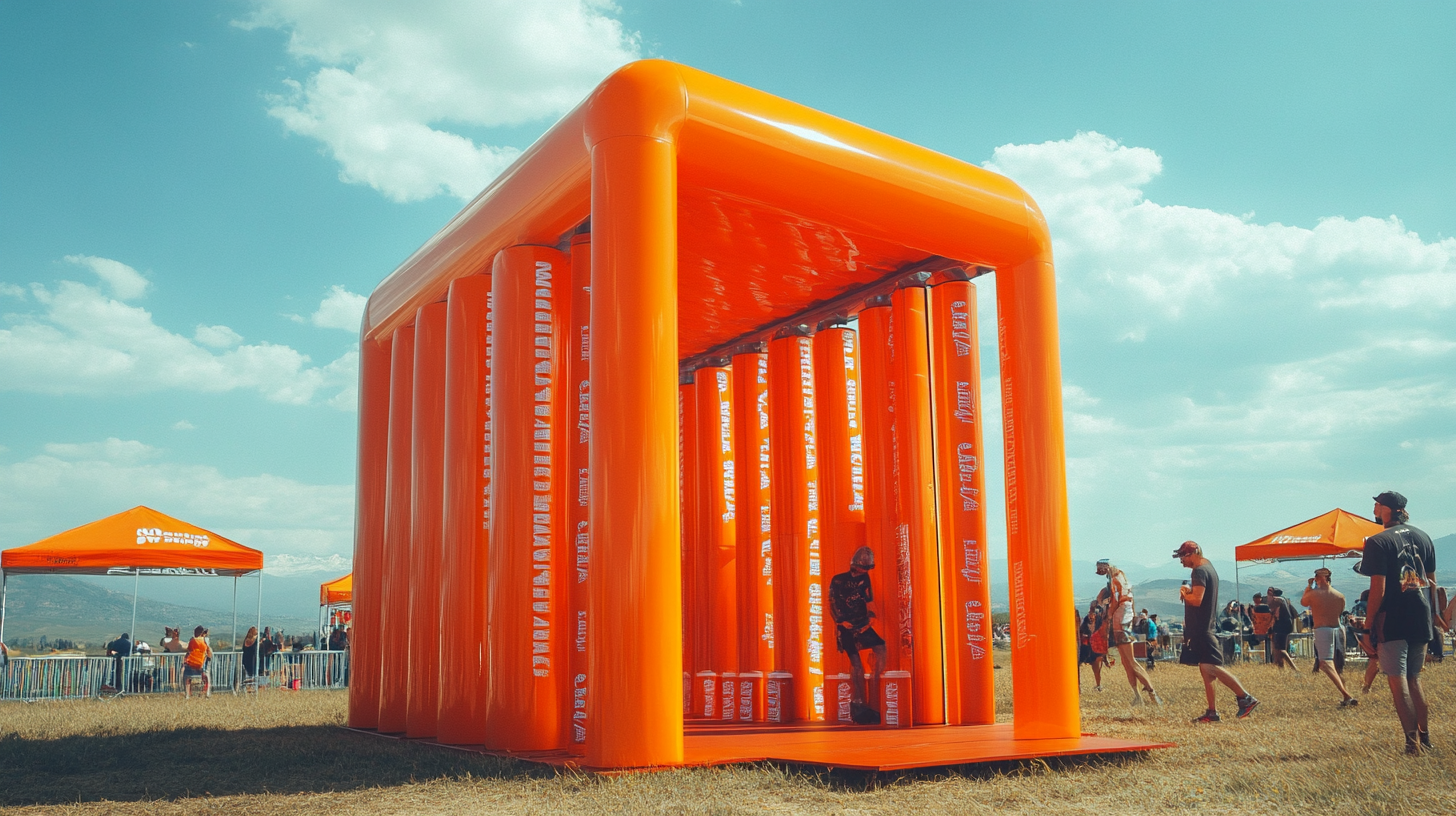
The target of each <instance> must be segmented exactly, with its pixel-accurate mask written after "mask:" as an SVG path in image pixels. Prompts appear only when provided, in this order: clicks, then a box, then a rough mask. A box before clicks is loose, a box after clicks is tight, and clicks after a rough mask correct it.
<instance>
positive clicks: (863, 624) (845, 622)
mask: <svg viewBox="0 0 1456 816" xmlns="http://www.w3.org/2000/svg"><path fill="white" fill-rule="evenodd" d="M874 568H875V551H874V550H871V549H870V548H869V547H860V548H859V549H858V550H855V551H854V557H853V558H851V559H850V560H849V572H841V573H839V574H838V575H836V576H834V577H833V578H832V579H830V581H829V614H830V616H832V617H833V618H834V624H835V634H836V640H837V642H838V644H839V651H841V652H844V653H845V654H846V655H848V656H849V668H850V677H849V687H850V695H851V696H850V700H851V701H852V702H853V703H854V704H855V705H857V706H863V705H864V704H865V685H864V674H865V671H864V664H863V663H862V662H860V658H859V653H860V650H861V649H870V650H872V651H873V652H874V653H875V672H874V681H875V684H876V686H878V685H879V682H880V673H881V672H883V671H884V670H885V639H884V638H882V637H880V633H879V632H876V631H875V629H874V626H872V625H871V621H872V619H873V618H874V617H875V613H874V611H873V610H871V609H870V608H869V604H870V602H871V601H873V600H874V599H875V593H874V590H873V589H872V588H871V587H870V572H869V571H870V570H872V569H874ZM858 721H859V720H858V718H856V722H858ZM876 721H878V718H876Z"/></svg>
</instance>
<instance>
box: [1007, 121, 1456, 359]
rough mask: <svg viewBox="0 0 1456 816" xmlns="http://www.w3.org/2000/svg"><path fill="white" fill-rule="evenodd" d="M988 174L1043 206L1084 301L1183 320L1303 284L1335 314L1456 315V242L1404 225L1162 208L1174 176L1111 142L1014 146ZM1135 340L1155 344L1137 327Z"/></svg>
mask: <svg viewBox="0 0 1456 816" xmlns="http://www.w3.org/2000/svg"><path fill="white" fill-rule="evenodd" d="M986 166H987V167H988V168H990V169H992V170H995V171H997V172H999V173H1003V174H1005V175H1007V176H1010V177H1011V178H1012V179H1015V180H1016V181H1017V182H1019V183H1020V184H1022V186H1024V187H1025V188H1026V189H1027V191H1028V192H1030V193H1031V194H1032V197H1033V198H1035V199H1036V201H1037V203H1038V205H1039V206H1040V207H1041V209H1042V211H1043V213H1045V215H1046V217H1047V221H1048V222H1049V223H1050V224H1051V225H1052V233H1053V241H1054V243H1055V248H1056V252H1057V258H1058V263H1059V266H1060V267H1062V272H1063V277H1064V279H1065V280H1066V282H1067V284H1068V287H1069V288H1070V289H1072V290H1073V292H1071V293H1069V294H1072V297H1073V298H1075V299H1078V300H1083V299H1085V300H1088V301H1099V300H1102V297H1101V293H1102V292H1103V291H1105V292H1106V294H1107V295H1108V296H1109V297H1111V296H1115V297H1118V298H1126V299H1128V300H1129V301H1130V303H1131V304H1134V305H1136V306H1138V307H1146V308H1147V309H1151V310H1153V312H1154V313H1155V314H1161V315H1163V316H1164V317H1169V318H1176V317H1178V316H1180V315H1181V314H1182V313H1183V312H1184V310H1185V309H1187V308H1188V307H1189V306H1190V305H1191V304H1194V303H1198V304H1199V306H1200V307H1203V306H1205V305H1207V304H1209V303H1222V302H1226V301H1228V300H1230V299H1232V298H1233V297H1235V296H1236V295H1237V294H1241V293H1243V292H1247V291H1250V290H1251V288H1252V289H1259V290H1261V291H1267V288H1268V286H1269V285H1270V282H1271V281H1279V280H1297V281H1300V284H1299V285H1300V286H1301V287H1303V288H1304V289H1305V290H1306V291H1307V292H1309V293H1310V295H1311V297H1310V302H1314V301H1316V300H1318V301H1319V302H1320V303H1321V304H1322V305H1325V306H1354V305H1365V304H1383V305H1385V306H1387V307H1409V306H1421V307H1423V308H1435V309H1445V308H1451V307H1453V306H1456V238H1447V239H1443V240H1441V241H1438V242H1435V243H1426V242H1424V241H1422V240H1421V238H1420V236H1419V235H1417V234H1415V233H1413V232H1410V231H1409V230H1407V229H1406V228H1405V226H1404V225H1403V224H1401V222H1400V220H1399V219H1397V218H1395V217H1390V218H1386V219H1379V218H1369V217H1364V218H1357V219H1354V220H1350V219H1346V218H1341V217H1332V218H1325V219H1321V220H1320V221H1319V223H1318V224H1317V225H1316V226H1315V227H1314V228H1313V229H1306V228H1303V227H1291V226H1285V225H1283V224H1277V223H1273V224H1258V223H1253V222H1251V221H1250V220H1248V218H1246V217H1243V216H1236V215H1231V214H1228V213H1219V212H1214V211H1212V210H1207V209H1198V208H1194V207H1181V206H1171V205H1163V204H1157V203H1154V202H1152V201H1148V200H1147V199H1146V198H1144V196H1143V192H1142V188H1143V186H1144V185H1146V184H1147V183H1148V182H1150V181H1151V180H1152V179H1153V178H1155V177H1156V176H1158V175H1159V174H1160V173H1161V172H1162V159H1161V158H1160V157H1159V156H1158V155H1157V153H1155V152H1153V151H1152V150H1149V149H1147V148H1144V147H1127V146H1124V145H1121V144H1118V143H1117V142H1116V141H1114V140H1112V139H1110V138H1108V137H1107V136H1104V135H1102V134H1100V133H1078V134H1077V135H1076V136H1075V137H1073V138H1071V139H1066V140H1063V141H1056V142H1044V143H1042V144H1034V145H1003V146H1001V147H998V148H996V151H995V154H994V156H993V158H992V159H991V161H989V162H986ZM1072 269H1075V271H1076V273H1077V274H1076V275H1075V276H1070V277H1069V276H1068V275H1067V271H1068V270H1072ZM1315 293H1319V295H1320V296H1319V297H1315ZM1117 311H1118V312H1119V313H1122V314H1127V313H1129V312H1131V311H1133V309H1131V308H1129V307H1128V306H1122V307H1120V308H1119V309H1118V310H1117ZM1128 316H1129V317H1130V318H1131V317H1132V316H1131V315H1128ZM1143 319H1145V316H1143ZM1123 333H1124V334H1125V335H1126V336H1127V337H1128V339H1133V340H1140V339H1142V336H1143V335H1140V334H1138V328H1137V327H1136V326H1128V327H1127V328H1126V329H1125V331H1124V332H1123Z"/></svg>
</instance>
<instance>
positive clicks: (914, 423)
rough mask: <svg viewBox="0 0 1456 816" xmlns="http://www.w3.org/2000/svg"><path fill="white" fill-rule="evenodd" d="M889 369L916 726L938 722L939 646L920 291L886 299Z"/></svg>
mask: <svg viewBox="0 0 1456 816" xmlns="http://www.w3.org/2000/svg"><path fill="white" fill-rule="evenodd" d="M891 320H892V324H893V325H892V329H891V331H892V333H893V335H894V336H893V342H892V343H891V346H890V349H891V357H892V359H891V362H892V363H893V365H894V366H895V369H896V377H895V384H896V392H895V394H894V411H895V447H896V449H897V450H898V453H899V465H900V468H899V472H900V509H901V516H900V524H901V536H902V537H903V538H904V540H905V543H906V544H907V545H908V549H909V554H910V587H911V588H910V598H911V610H910V612H911V617H910V624H911V631H912V641H913V656H912V664H913V668H912V669H911V671H912V674H911V687H912V690H913V692H914V697H913V699H914V705H915V708H914V717H915V723H916V724H917V725H928V724H934V723H943V722H945V675H944V671H945V661H944V655H945V644H944V640H943V634H942V632H943V630H942V627H941V621H940V614H941V607H940V546H939V542H940V539H939V535H938V533H937V529H936V515H935V511H936V508H935V452H934V443H933V439H934V436H933V425H932V420H931V404H930V349H929V345H928V342H929V336H928V327H927V322H926V321H927V316H926V309H925V288H924V287H923V286H907V287H903V288H900V289H897V290H895V294H894V295H893V297H892V300H891Z"/></svg>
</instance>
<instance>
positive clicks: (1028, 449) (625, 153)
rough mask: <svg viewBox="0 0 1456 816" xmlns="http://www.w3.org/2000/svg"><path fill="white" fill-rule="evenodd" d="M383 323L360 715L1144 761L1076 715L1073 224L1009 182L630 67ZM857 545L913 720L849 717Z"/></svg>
mask: <svg viewBox="0 0 1456 816" xmlns="http://www.w3.org/2000/svg"><path fill="white" fill-rule="evenodd" d="M993 273H994V274H995V275H996V282H997V286H996V299H997V308H998V314H999V320H998V322H997V325H996V326H995V328H994V331H995V332H996V336H997V338H998V341H999V346H1000V372H1001V388H1000V392H1001V393H1000V397H1001V414H1002V417H1003V423H1004V428H1003V438H1004V440H1005V450H1004V451H1002V452H998V453H996V454H992V453H991V452H988V451H985V450H984V449H983V442H982V428H981V426H980V422H981V416H982V413H981V407H980V401H981V399H982V395H981V379H980V377H981V369H980V361H979V358H978V353H979V348H980V342H979V334H978V332H979V328H978V326H977V323H976V314H977V313H976V286H975V284H974V282H973V281H974V279H975V278H977V277H979V276H982V275H987V274H993ZM361 343H362V348H361V374H360V391H359V393H360V434H359V484H358V490H359V502H358V519H357V534H356V535H357V537H356V543H355V570H356V573H357V584H356V585H355V587H354V607H355V610H354V611H355V633H354V638H355V639H354V647H353V648H354V653H353V654H354V661H355V663H354V668H353V672H354V677H355V678H356V679H355V681H354V684H353V686H352V687H351V689H350V705H349V722H350V725H351V726H353V727H356V728H361V729H376V730H378V731H380V732H386V733H404V734H406V735H409V736H420V737H433V738H435V739H437V740H438V741H440V742H447V743H451V744H464V745H478V746H481V748H482V750H487V751H494V752H501V753H509V754H512V755H520V756H526V757H533V758H537V759H541V760H543V761H550V762H562V763H573V764H575V765H578V766H580V767H587V768H597V769H622V768H642V767H660V766H672V765H681V764H685V763H705V764H710V763H718V762H733V761H743V760H754V759H765V758H779V759H786V760H792V761H802V762H818V763H823V764H828V765H835V766H841V767H866V768H870V767H875V768H895V767H913V766H917V765H944V764H956V763H963V762H974V761H981V760H990V759H1005V758H1012V757H1026V756H1049V755H1056V754H1076V753H1089V752H1095V751H1126V750H1141V749H1144V748H1148V747H1153V746H1150V745H1146V744H1136V743H1128V742H1119V741H1114V740H1105V739H1098V738H1096V737H1092V736H1088V735H1083V734H1082V733H1081V727H1080V726H1081V723H1080V719H1079V713H1078V692H1077V674H1076V664H1075V661H1076V644H1075V640H1074V631H1073V628H1072V627H1070V626H1069V625H1068V621H1069V619H1070V618H1071V616H1072V612H1073V610H1072V581H1071V575H1070V549H1069V541H1068V524H1067V498H1066V485H1065V482H1066V475H1065V474H1066V466H1065V453H1064V449H1063V436H1062V402H1061V399H1062V398H1061V369H1060V362H1059V356H1058V339H1057V318H1056V304H1055V281H1054V276H1053V268H1052V253H1051V240H1050V238H1049V235H1048V232H1047V225H1046V222H1045V221H1044V220H1043V218H1042V216H1041V213H1040V212H1039V211H1038V209H1037V207H1036V204H1035V203H1034V202H1033V201H1032V200H1031V199H1030V198H1029V197H1028V196H1027V195H1026V193H1025V192H1023V191H1022V190H1021V189H1020V188H1019V187H1017V186H1016V185H1015V184H1014V183H1012V182H1011V181H1009V180H1008V179H1006V178H1003V177H1001V176H998V175H996V174H994V173H991V172H989V171H987V170H984V169H981V168H978V167H975V166H972V165H969V164H965V163H963V162H960V161H956V160H954V159H951V158H948V157H946V156H943V155H940V154H937V153H934V152H932V151H929V150H926V149H924V148H920V147H916V146H915V145H911V144H907V143H905V142H902V141H900V140H897V139H894V138H891V137H888V136H885V135H883V134H880V133H876V132H873V131H871V130H868V129H865V128H863V127H860V126H857V125H854V124H852V123H849V122H845V121H843V120H840V119H836V118H834V117H832V116H828V115H826V114H823V113H819V112H817V111H813V110H810V109H808V108H805V107H802V106H800V105H796V104H794V103H791V102H788V101H785V100H782V99H779V98H776V97H773V96H770V95H768V94H765V93H761V92H759V91H755V90H752V89H750V88H746V87H743V86H741V85H737V84H734V83H732V82H729V81H726V80H723V79H720V78H718V77H714V76H710V75H708V74H705V73H702V72H700V71H696V70H693V69H691V68H687V67H684V66H681V65H676V64H673V63H670V62H664V61H658V60H648V61H642V62H637V63H633V64H631V65H628V66H626V67H624V68H622V69H620V70H619V71H617V72H616V73H615V74H613V75H612V76H610V77H609V78H607V79H606V80H605V81H604V82H603V83H602V84H601V85H600V86H599V87H598V88H597V89H596V90H595V91H594V92H593V93H592V94H591V96H590V97H588V98H587V100H586V101H585V102H583V103H582V104H581V105H580V106H579V107H578V108H576V109H575V110H574V111H572V112H571V113H570V114H568V115H567V116H565V117H564V118H563V119H562V120H561V121H560V122H558V123H557V124H556V125H555V126H554V127H552V128H551V130H550V131H549V132H547V133H546V135H545V136H543V137H542V138H541V139H540V140H539V141H538V142H537V143H536V144H535V145H533V146H532V147H531V148H530V149H529V150H527V151H526V152H525V153H524V154H523V155H522V156H521V157H520V158H519V159H518V160H517V161H516V163H515V164H514V165H512V166H511V167H510V168H509V169H508V170H507V171H506V172H505V173H503V174H502V175H501V176H500V178H499V179H497V180H496V181H495V182H494V183H493V184H491V186H490V187H489V188H488V189H487V190H485V192H483V193H482V194H481V195H480V196H479V197H478V198H476V199H475V200H474V201H472V202H471V203H470V204H469V205H468V206H466V207H465V209H463V210H462V211H461V212H460V213H459V215H457V216H456V217H455V218H454V219H453V220H452V221H451V222H450V223H449V224H448V225H447V226H446V227H445V228H444V229H443V230H441V231H440V232H439V233H438V234H437V235H435V236H434V237H433V238H432V239H430V241H429V242H427V243H426V244H425V245H424V246H423V247H421V248H420V249H419V250H418V251H417V252H416V253H415V254H414V255H413V256H411V257H410V258H409V259H407V260H406V261H405V262H404V263H403V264H402V265H401V266H400V267H399V268H398V269H397V270H396V271H395V272H394V273H393V274H391V275H390V276H389V277H388V278H387V279H385V280H384V281H383V282H382V283H381V284H380V285H379V286H378V288H376V289H375V291H374V293H373V295H372V296H371V297H370V299H369V305H368V309H367V311H366V315H365V318H364V325H363V329H362V340H361ZM989 455H1004V458H1005V472H1006V508H1007V529H1006V537H1007V551H1008V560H1009V571H1008V574H1007V575H1005V576H991V575H989V574H988V570H987V567H988V563H987V557H986V541H985V539H986V528H987V522H986V517H985V502H984V500H983V492H984V480H983V478H982V462H983V461H984V458H985V457H986V456H989ZM863 546H868V547H870V548H871V549H872V550H873V551H874V553H875V555H876V560H877V563H878V566H877V568H876V569H875V570H874V571H873V572H872V573H871V578H872V590H873V593H874V599H873V604H872V608H873V609H874V610H875V612H876V615H877V619H876V628H877V630H878V631H879V632H880V633H881V634H882V635H883V636H884V638H885V640H886V641H888V643H887V650H886V654H887V658H886V661H885V662H886V665H885V666H882V667H881V668H882V669H883V670H885V672H886V674H885V677H884V678H883V679H882V681H881V682H880V684H879V687H878V688H870V689H868V694H869V695H870V699H869V701H870V703H871V705H872V706H873V707H879V708H883V709H884V711H885V714H886V717H885V719H886V722H885V725H886V726H899V727H896V728H885V727H878V728H877V727H866V726H848V725H842V724H840V721H841V720H842V719H844V717H845V714H844V712H845V711H847V710H848V707H847V704H846V698H845V697H843V696H842V695H844V694H847V693H848V692H847V691H845V689H848V688H850V684H849V683H848V679H849V675H848V674H847V672H848V671H849V663H848V660H847V659H846V657H845V655H844V654H843V653H841V652H839V651H838V650H837V642H838V638H837V635H836V631H837V629H838V627H837V625H836V622H835V620H834V618H833V613H832V610H831V603H830V600H831V599H830V598H829V587H830V582H831V579H832V578H833V576H834V575H835V574H837V573H841V572H845V571H846V570H848V568H849V559H850V557H851V556H852V554H853V553H854V552H855V551H856V550H857V549H858V548H860V547H863ZM993 580H1005V581H1007V586H1008V587H1009V590H1010V592H1009V594H1010V599H1011V620H1012V627H1011V631H1012V637H1011V643H1010V649H1011V654H1010V660H1011V665H1012V668H1013V683H1012V689H1013V698H1014V711H1013V713H1012V715H1011V721H1010V722H1009V723H1008V722H1003V723H1000V724H997V723H996V717H995V705H994V694H993V681H992V669H993V667H992V659H991V639H990V592H989V587H990V583H991V582H992V581H993ZM871 665H872V658H871V657H870V656H869V653H866V667H867V668H868V667H869V666H871Z"/></svg>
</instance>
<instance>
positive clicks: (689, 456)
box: [677, 374, 708, 716]
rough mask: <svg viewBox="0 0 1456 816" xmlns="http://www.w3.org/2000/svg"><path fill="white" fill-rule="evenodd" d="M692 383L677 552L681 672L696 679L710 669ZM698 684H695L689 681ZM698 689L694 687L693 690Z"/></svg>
mask: <svg viewBox="0 0 1456 816" xmlns="http://www.w3.org/2000/svg"><path fill="white" fill-rule="evenodd" d="M686 379H687V380H689V382H684V383H682V384H680V385H679V386H678V389H677V391H678V422H679V423H680V429H679V432H678V445H679V451H678V461H679V463H680V464H679V476H678V481H679V483H680V493H679V495H680V497H681V501H682V522H681V525H680V529H681V536H682V540H681V543H680V545H679V547H678V551H679V552H680V553H681V557H682V619H683V630H682V649H683V653H682V658H683V664H682V670H683V673H684V674H686V675H687V676H688V677H697V676H698V672H700V671H706V670H707V669H708V604H707V588H706V586H705V585H704V578H705V576H706V575H707V567H706V566H705V565H704V563H703V561H704V559H703V548H702V543H701V542H702V539H703V528H702V524H701V523H700V522H699V512H700V510H701V508H700V507H699V502H698V497H699V496H700V495H702V490H701V488H700V487H699V486H698V482H699V481H700V480H701V478H702V471H701V470H700V469H699V468H698V442H699V435H698V385H697V383H696V382H693V381H691V380H693V376H692V375H691V374H688V375H686ZM690 682H695V681H690ZM694 688H695V687H694ZM692 692H693V690H692V689H689V692H688V694H687V695H686V697H687V699H686V700H685V701H684V703H683V705H684V707H685V710H686V711H688V712H689V714H690V716H692V712H694V711H695V710H696V709H695V707H694V706H693V704H692V702H691V700H692V699H693V697H694V695H693V693H692Z"/></svg>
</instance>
